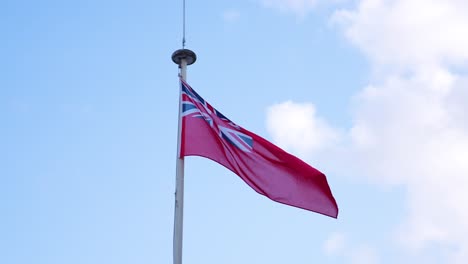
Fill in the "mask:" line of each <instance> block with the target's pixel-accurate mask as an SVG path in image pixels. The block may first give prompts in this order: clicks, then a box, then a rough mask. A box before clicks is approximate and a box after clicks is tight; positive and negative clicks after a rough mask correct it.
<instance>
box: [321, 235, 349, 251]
mask: <svg viewBox="0 0 468 264" xmlns="http://www.w3.org/2000/svg"><path fill="white" fill-rule="evenodd" d="M345 244H346V239H345V235H344V234H343V233H339V232H335V233H332V234H331V235H330V236H329V237H328V239H327V240H326V241H325V243H324V244H323V250H324V251H325V254H327V255H340V254H342V253H343V250H344V247H345Z"/></svg>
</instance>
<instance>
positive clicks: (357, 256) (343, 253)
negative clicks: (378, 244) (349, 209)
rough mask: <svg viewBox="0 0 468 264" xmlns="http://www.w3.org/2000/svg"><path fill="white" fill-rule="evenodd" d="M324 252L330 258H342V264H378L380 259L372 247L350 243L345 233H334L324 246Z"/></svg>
mask: <svg viewBox="0 0 468 264" xmlns="http://www.w3.org/2000/svg"><path fill="white" fill-rule="evenodd" d="M323 250H324V252H325V254H326V255H328V256H329V257H332V256H333V257H341V258H342V259H343V260H342V263H351V264H377V263H380V262H379V257H378V254H377V251H376V250H375V248H373V247H372V246H369V245H366V244H358V245H355V243H350V242H348V241H347V238H346V237H345V235H344V234H343V233H340V232H335V233H332V234H331V235H330V236H329V237H328V239H327V240H326V241H325V242H324V244H323Z"/></svg>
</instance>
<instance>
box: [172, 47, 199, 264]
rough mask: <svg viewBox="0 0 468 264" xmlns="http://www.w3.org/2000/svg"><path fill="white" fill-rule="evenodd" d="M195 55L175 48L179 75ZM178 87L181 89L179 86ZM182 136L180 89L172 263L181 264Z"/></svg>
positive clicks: (182, 211) (184, 75)
mask: <svg viewBox="0 0 468 264" xmlns="http://www.w3.org/2000/svg"><path fill="white" fill-rule="evenodd" d="M196 58H197V57H196V55H195V53H194V52H193V51H191V50H187V49H181V50H177V51H175V52H174V54H172V60H173V61H174V63H176V64H178V65H179V68H180V75H181V76H180V77H181V78H182V79H183V80H184V81H185V80H186V79H187V65H190V64H192V63H194V62H195V60H196ZM179 89H182V86H180V88H179ZM181 137H182V90H180V92H179V126H178V132H177V158H176V190H175V206H174V241H173V243H174V244H173V254H174V255H173V259H174V264H182V245H183V229H184V225H183V220H184V157H183V156H182V155H181V152H180V150H181Z"/></svg>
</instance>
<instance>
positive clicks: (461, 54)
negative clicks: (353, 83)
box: [334, 0, 468, 67]
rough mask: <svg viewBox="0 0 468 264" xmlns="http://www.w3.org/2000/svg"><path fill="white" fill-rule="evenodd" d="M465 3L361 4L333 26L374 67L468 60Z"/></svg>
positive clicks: (381, 0) (368, 0)
mask: <svg viewBox="0 0 468 264" xmlns="http://www.w3.org/2000/svg"><path fill="white" fill-rule="evenodd" d="M467 13H468V2H467V1H465V0H431V1H428V0H391V1H388V0H361V1H359V6H358V7H357V9H356V10H351V11H350V10H340V11H338V12H336V13H335V16H334V21H337V22H339V23H340V24H341V25H343V26H344V28H345V34H346V36H347V37H348V38H349V40H350V41H351V42H352V43H354V44H355V45H356V46H357V47H359V48H360V49H361V50H362V51H364V52H365V53H366V54H367V55H368V56H369V58H371V59H372V60H374V62H376V63H383V64H392V65H398V66H403V67H408V66H419V65H421V64H426V65H430V64H439V63H442V62H448V63H461V62H463V61H466V59H468V49H467V48H466V47H467V46H468V27H466V25H467V23H468V16H467V15H466V14H467Z"/></svg>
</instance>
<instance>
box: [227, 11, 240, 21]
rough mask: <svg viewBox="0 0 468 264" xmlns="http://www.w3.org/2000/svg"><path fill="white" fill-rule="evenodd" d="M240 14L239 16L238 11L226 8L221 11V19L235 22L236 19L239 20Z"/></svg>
mask: <svg viewBox="0 0 468 264" xmlns="http://www.w3.org/2000/svg"><path fill="white" fill-rule="evenodd" d="M240 16H241V14H240V12H239V11H238V10H234V9H230V10H226V11H225V12H224V13H223V19H224V21H225V22H228V23H232V22H236V21H237V20H239V18H240Z"/></svg>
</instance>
